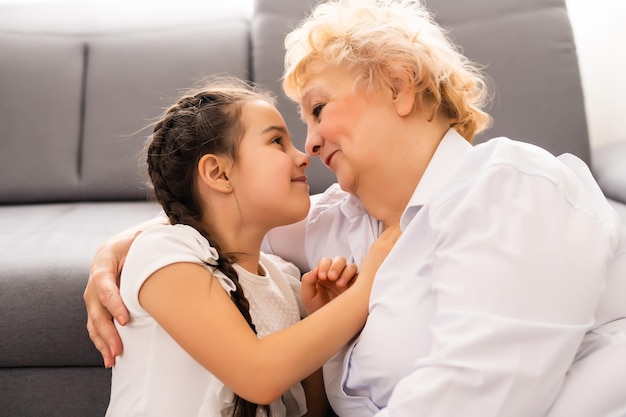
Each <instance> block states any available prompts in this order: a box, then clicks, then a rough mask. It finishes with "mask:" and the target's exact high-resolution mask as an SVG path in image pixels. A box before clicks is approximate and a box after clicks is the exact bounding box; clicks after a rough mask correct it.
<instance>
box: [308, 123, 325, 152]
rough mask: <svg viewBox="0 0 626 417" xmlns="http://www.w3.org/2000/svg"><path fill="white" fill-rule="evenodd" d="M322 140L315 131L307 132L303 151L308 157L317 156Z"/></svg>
mask: <svg viewBox="0 0 626 417" xmlns="http://www.w3.org/2000/svg"><path fill="white" fill-rule="evenodd" d="M323 142H324V140H323V139H322V137H321V136H320V135H318V134H317V133H316V132H315V131H313V130H311V129H309V130H308V131H307V136H306V143H305V144H304V149H305V150H306V153H307V154H309V156H319V154H320V149H321V148H322V144H323Z"/></svg>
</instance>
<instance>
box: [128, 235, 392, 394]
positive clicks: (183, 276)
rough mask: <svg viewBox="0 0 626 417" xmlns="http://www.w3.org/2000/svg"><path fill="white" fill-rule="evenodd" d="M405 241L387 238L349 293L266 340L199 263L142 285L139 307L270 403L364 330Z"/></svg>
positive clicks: (169, 269)
mask: <svg viewBox="0 0 626 417" xmlns="http://www.w3.org/2000/svg"><path fill="white" fill-rule="evenodd" d="M398 235H399V232H397V233H392V232H389V233H387V234H383V235H382V236H381V238H380V239H379V240H378V241H376V242H375V243H374V244H373V245H372V248H371V249H370V252H369V253H368V256H367V257H366V259H365V260H364V262H363V266H362V270H361V273H360V276H359V279H357V280H356V282H355V283H354V284H353V285H352V286H351V287H350V288H349V289H347V290H346V291H345V292H343V293H342V294H340V295H339V296H337V298H335V299H333V300H332V301H330V302H329V303H328V304H326V305H325V306H324V307H323V308H321V309H319V310H318V311H316V312H315V313H314V314H312V315H310V316H308V317H306V318H304V319H303V320H302V321H300V322H298V323H296V324H294V325H293V326H290V327H288V328H286V329H283V330H281V331H279V332H276V333H273V334H270V335H268V336H266V337H264V338H262V339H258V338H257V336H256V335H255V334H254V332H253V331H252V330H251V329H250V327H249V326H248V323H247V322H246V321H245V319H244V318H243V316H242V315H241V313H240V312H239V310H238V309H237V307H236V306H235V305H234V303H233V302H232V300H231V299H230V297H229V295H228V294H227V293H226V292H225V291H224V290H223V289H222V287H221V285H220V284H219V282H218V281H217V279H216V278H215V277H213V276H212V275H211V273H210V272H209V271H207V270H206V269H205V268H204V267H202V266H200V265H197V264H191V263H176V264H171V265H168V266H166V267H164V268H161V269H159V270H158V271H156V272H155V273H153V274H152V275H151V276H150V277H149V278H148V279H147V280H146V281H145V283H144V284H143V286H142V288H141V289H140V292H139V301H140V303H141V305H142V307H143V308H144V309H145V310H146V311H147V312H148V313H149V314H151V315H152V316H153V317H154V319H155V320H156V321H157V322H158V323H159V324H160V325H161V326H162V327H163V328H164V329H165V330H166V331H167V333H168V334H169V335H170V336H172V338H173V339H174V340H176V342H177V343H178V344H180V345H181V347H183V349H185V351H187V353H189V354H190V355H191V356H192V357H193V358H194V359H196V360H197V361H198V362H199V363H200V364H201V365H202V366H204V367H205V368H206V369H208V370H209V371H210V372H211V373H213V374H214V375H215V376H216V377H217V378H218V379H220V380H221V381H222V382H223V383H224V384H225V385H227V386H229V387H230V388H231V389H232V390H233V391H234V392H236V393H237V394H238V395H240V396H241V397H243V398H246V399H247V400H249V401H252V402H256V403H259V404H269V403H271V402H272V401H274V400H275V399H276V398H278V397H279V396H280V395H282V394H283V393H284V392H285V391H286V390H287V389H289V388H290V387H291V386H292V385H294V384H295V383H297V382H299V381H302V380H304V379H305V378H306V377H307V376H309V375H311V374H312V373H314V372H315V371H316V370H318V369H319V368H320V367H321V366H322V365H323V364H324V362H326V361H327V360H328V359H329V358H330V357H331V356H332V355H333V354H334V353H335V352H336V351H337V350H339V348H341V346H343V345H344V344H345V343H347V342H348V341H349V340H350V338H351V337H352V336H353V335H354V334H356V333H357V332H358V331H359V330H360V329H361V327H362V326H363V324H364V323H365V319H366V317H367V313H368V304H369V292H370V289H371V285H372V281H373V277H374V274H375V273H376V270H377V269H378V266H379V265H380V263H381V262H382V261H383V259H384V258H385V256H386V255H387V253H388V252H389V250H390V249H391V247H392V246H393V244H394V243H395V241H396V240H397V237H398Z"/></svg>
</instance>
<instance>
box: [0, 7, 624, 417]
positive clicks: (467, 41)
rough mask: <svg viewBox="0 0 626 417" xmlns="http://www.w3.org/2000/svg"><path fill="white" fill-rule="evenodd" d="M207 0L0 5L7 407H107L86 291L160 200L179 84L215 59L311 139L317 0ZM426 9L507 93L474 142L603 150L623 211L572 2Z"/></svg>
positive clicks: (608, 179) (80, 411)
mask: <svg viewBox="0 0 626 417" xmlns="http://www.w3.org/2000/svg"><path fill="white" fill-rule="evenodd" d="M204 3H206V4H203V5H200V4H198V3H196V4H195V5H194V6H191V5H187V4H185V3H184V1H183V2H175V6H165V5H163V4H160V3H156V4H155V5H152V4H151V5H149V7H148V6H146V10H145V12H144V13H133V12H132V11H129V10H128V9H129V8H128V7H126V8H125V9H124V10H115V12H112V11H111V10H108V9H107V8H106V6H102V5H100V6H93V7H96V9H95V10H94V9H90V8H89V7H88V6H87V4H86V3H85V4H74V5H53V4H43V5H34V4H31V3H25V4H21V5H20V4H17V5H15V4H7V5H0V414H2V415H7V416H64V417H68V416H98V415H103V413H104V410H105V409H106V405H107V402H108V393H109V382H110V381H109V378H110V372H109V371H108V370H105V369H104V368H103V367H102V361H101V358H100V356H99V354H98V352H97V351H96V350H95V348H93V346H92V345H91V342H90V340H89V338H88V335H87V332H86V329H85V323H86V314H85V309H84V304H83V300H82V292H83V289H84V287H85V283H86V280H87V275H88V267H89V263H90V261H91V258H92V256H93V254H94V253H95V251H96V249H97V247H98V246H99V245H100V244H101V243H102V242H103V241H104V239H105V238H107V237H108V236H110V235H112V234H113V233H115V232H118V231H120V230H122V229H124V228H126V227H128V226H130V225H132V224H135V223H137V222H139V221H142V220H144V219H147V218H150V217H152V216H154V215H155V214H156V213H157V212H158V207H156V206H155V205H154V204H153V203H151V202H148V201H146V195H147V192H146V191H147V187H146V185H145V184H146V183H145V176H144V174H143V173H142V168H141V164H140V163H139V161H140V153H141V149H142V146H143V142H144V140H145V138H146V136H147V135H148V133H149V132H148V130H147V129H145V127H146V126H147V125H148V124H149V122H150V121H151V120H152V119H153V118H154V117H156V116H157V115H158V114H159V113H160V111H161V109H162V108H163V107H164V106H166V105H168V104H169V103H170V102H171V101H172V99H173V98H174V97H176V96H177V94H178V92H179V90H180V89H182V88H185V87H187V86H189V85H190V83H191V82H192V81H193V80H195V79H197V78H198V77H200V76H202V75H208V74H211V73H215V72H229V73H231V74H234V75H237V76H240V77H244V78H248V79H252V80H254V81H257V82H259V83H262V84H264V85H266V86H267V87H269V88H271V89H273V90H274V91H275V92H277V94H279V97H280V100H279V107H280V110H281V111H282V112H283V114H284V116H285V118H286V121H287V124H288V126H289V128H290V129H291V131H292V135H293V137H294V140H295V142H296V143H297V144H298V146H299V147H301V148H303V143H304V139H305V129H304V126H303V124H302V123H301V122H300V120H299V117H298V114H297V110H296V108H295V106H294V105H293V104H291V103H290V102H288V101H287V100H286V99H285V98H284V97H283V96H282V94H280V77H281V72H282V54H283V49H282V41H283V37H284V34H285V32H286V31H287V30H288V29H289V28H290V27H292V26H293V25H294V24H295V23H296V22H297V21H298V19H299V18H300V17H301V16H302V15H303V14H304V13H305V12H306V10H308V9H309V8H310V3H311V1H308V0H298V1H296V0H257V1H255V2H254V9H253V10H248V9H246V7H243V6H241V4H243V3H244V2H239V3H237V2H232V3H230V4H229V6H228V7H227V8H225V6H224V5H221V4H219V3H223V2H204ZM102 4H104V3H102ZM145 4H146V5H148V4H149V3H145ZM159 4H160V5H159ZM427 4H428V5H429V7H430V8H431V10H433V11H434V12H435V13H436V18H437V19H438V20H439V21H440V23H441V24H442V25H444V26H445V27H447V28H449V29H450V30H451V36H453V38H454V39H455V40H456V41H457V42H458V43H459V44H460V45H462V47H463V50H464V51H465V53H466V54H467V55H468V56H469V57H470V58H472V59H473V60H475V61H478V62H480V63H483V64H485V65H486V72H487V73H488V74H489V75H490V77H491V78H492V79H493V82H494V85H495V86H496V88H497V89H496V95H495V98H494V102H493V106H492V109H491V113H492V115H493V116H494V118H495V124H494V126H493V127H492V128H491V129H490V130H489V131H488V132H486V134H485V135H483V136H481V137H480V138H478V141H482V140H484V139H485V138H486V137H492V136H498V135H507V136H509V137H512V138H516V139H521V140H525V141H528V142H532V143H536V144H539V145H542V146H544V147H545V148H547V149H548V150H550V151H551V152H553V153H555V154H560V153H563V152H571V153H574V154H576V155H578V156H579V157H581V158H582V159H584V160H585V161H586V162H588V163H590V164H591V163H592V162H593V165H592V166H593V171H594V174H595V175H596V177H597V179H598V180H599V181H600V183H601V185H602V186H603V190H604V191H605V193H606V195H607V196H608V197H609V198H610V201H611V202H612V204H613V205H614V206H615V208H616V210H618V211H619V213H620V215H621V216H622V218H623V219H625V221H626V205H625V204H624V203H625V202H626V186H625V185H626V172H625V169H626V168H625V167H624V166H622V165H623V164H621V163H620V160H624V156H626V145H625V143H623V142H622V143H618V144H615V145H611V146H609V147H607V148H605V149H597V150H594V153H593V155H591V152H590V146H589V140H588V134H587V126H586V122H585V107H584V100H583V94H582V89H581V82H580V75H579V70H578V62H577V56H576V50H575V45H574V42H573V37H572V31H571V27H570V23H569V20H568V17H567V13H566V10H565V6H564V0H499V1H492V0H463V1H461V0H456V1H455V0H428V1H427ZM211 5H213V6H211ZM98 7H99V8H98ZM211 7H213V8H211ZM131 9H132V7H131ZM592 156H593V158H592ZM309 177H310V179H311V192H314V193H315V192H320V191H322V190H323V189H324V188H325V187H326V186H328V185H329V184H330V183H331V182H332V180H333V179H332V176H331V174H330V173H329V172H328V171H326V170H325V169H324V168H323V167H322V166H321V164H320V163H319V161H314V164H313V166H312V168H311V169H310V171H309Z"/></svg>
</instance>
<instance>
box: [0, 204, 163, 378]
mask: <svg viewBox="0 0 626 417" xmlns="http://www.w3.org/2000/svg"><path fill="white" fill-rule="evenodd" d="M159 212H160V207H159V206H158V205H156V204H155V203H147V202H145V203H140V202H128V203H115V202H113V203H71V204H29V205H5V206H0V247H1V248H2V251H0V265H2V268H0V283H2V285H1V288H2V290H1V291H0V334H1V335H3V337H2V343H0V367H17V366H85V365H94V366H102V358H101V357H100V355H99V353H98V352H97V351H96V349H95V348H94V347H93V345H92V344H91V341H90V340H89V336H88V334H87V330H86V323H87V315H86V311H85V305H84V303H83V300H82V294H83V291H84V289H85V285H86V283H87V277H88V273H89V264H90V262H91V259H92V258H93V255H94V254H95V252H96V250H97V248H98V247H99V246H100V244H101V243H102V242H104V240H105V239H106V238H108V237H109V236H111V235H112V234H114V233H117V232H119V231H121V230H123V229H125V228H127V227H130V226H132V225H134V224H137V223H139V222H142V221H144V220H147V219H150V218H152V217H154V216H155V215H157V214H158V213H159ZM15 329H20V331H16V330H15Z"/></svg>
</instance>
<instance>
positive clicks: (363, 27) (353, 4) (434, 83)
mask: <svg viewBox="0 0 626 417" xmlns="http://www.w3.org/2000/svg"><path fill="white" fill-rule="evenodd" d="M285 48H286V54H285V74H284V77H283V89H284V91H285V93H286V95H287V96H288V97H289V98H291V99H292V100H294V101H296V102H300V100H301V97H300V89H301V87H302V86H303V85H304V84H305V83H306V82H307V80H308V78H309V77H310V76H311V75H314V74H313V73H314V71H316V68H319V64H321V65H322V66H338V67H343V68H347V69H348V70H350V71H354V73H355V74H356V79H355V83H359V84H360V85H363V86H365V88H366V89H369V90H372V89H376V88H381V87H391V88H394V85H395V82H394V79H393V77H394V75H393V74H404V75H405V76H406V77H407V78H408V79H409V80H410V82H411V83H412V84H413V87H414V89H415V92H416V103H417V106H419V110H421V111H424V112H427V113H429V118H430V120H432V119H433V118H435V117H437V116H442V117H444V118H445V119H446V120H448V122H449V124H450V126H451V127H454V128H455V129H456V130H457V131H458V132H459V133H460V134H461V135H462V136H463V137H465V139H467V140H468V141H471V140H472V139H473V138H474V136H475V135H476V134H477V133H479V132H481V131H483V130H485V129H486V128H487V127H489V125H490V124H491V117H490V116H489V115H488V114H487V113H486V112H485V111H483V110H482V109H483V108H484V107H485V106H486V105H487V103H488V102H489V101H490V99H491V96H490V92H489V81H488V79H487V77H486V76H485V75H484V74H482V72H481V69H480V68H479V66H478V65H477V64H475V63H472V62H470V60H469V59H468V58H467V57H465V56H464V55H463V54H462V53H461V52H460V51H459V50H458V49H457V47H456V46H455V45H454V44H453V43H452V41H451V40H450V39H449V38H448V36H447V32H446V31H445V30H444V29H443V28H442V27H441V26H439V25H438V24H437V23H436V22H435V20H434V18H433V16H432V15H431V14H430V12H429V11H428V10H427V9H426V8H425V7H424V6H423V5H422V4H421V3H420V2H419V1H416V0H330V1H327V2H323V3H320V4H319V5H318V6H317V7H316V8H315V9H313V11H312V12H311V14H310V15H309V16H308V17H307V18H305V19H304V20H303V21H302V22H301V23H300V24H299V26H298V27H297V28H296V29H294V30H293V31H292V32H291V33H289V34H288V35H287V37H286V38H285Z"/></svg>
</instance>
